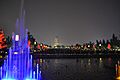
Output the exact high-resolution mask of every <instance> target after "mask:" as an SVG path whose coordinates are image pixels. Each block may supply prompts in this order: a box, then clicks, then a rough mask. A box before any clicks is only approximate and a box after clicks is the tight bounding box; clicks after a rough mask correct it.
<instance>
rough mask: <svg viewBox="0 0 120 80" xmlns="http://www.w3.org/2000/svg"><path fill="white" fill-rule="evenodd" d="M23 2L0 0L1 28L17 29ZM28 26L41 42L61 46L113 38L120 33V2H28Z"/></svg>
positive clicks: (67, 0)
mask: <svg viewBox="0 0 120 80" xmlns="http://www.w3.org/2000/svg"><path fill="white" fill-rule="evenodd" d="M20 5H21V0H0V25H2V26H3V28H4V32H5V33H6V35H10V34H11V33H12V32H13V31H14V30H15V23H16V19H17V18H18V17H19V15H20ZM24 9H25V11H26V17H25V23H26V24H25V25H26V27H27V28H28V29H29V31H30V32H31V34H33V36H34V37H35V38H36V39H37V41H38V42H43V43H46V44H52V43H53V40H54V38H55V37H56V36H58V37H59V41H60V43H62V44H76V43H84V42H89V41H92V42H94V41H96V39H98V40H100V39H101V40H102V39H103V38H104V39H110V38H111V36H112V34H113V33H115V34H116V35H119V34H120V0H25V3H24Z"/></svg>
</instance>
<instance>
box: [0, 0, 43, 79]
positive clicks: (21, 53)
mask: <svg viewBox="0 0 120 80" xmlns="http://www.w3.org/2000/svg"><path fill="white" fill-rule="evenodd" d="M23 2H24V1H23V0H22V6H21V15H20V18H19V19H17V21H16V33H12V43H13V46H12V47H11V48H10V49H9V54H8V56H7V59H6V60H4V65H3V66H2V67H1V68H0V80H41V72H39V66H38V64H37V66H36V71H33V70H32V69H33V68H32V55H30V49H29V46H28V34H27V33H28V30H27V29H26V30H24V28H25V27H24V17H25V11H24V10H23ZM19 30H20V31H19Z"/></svg>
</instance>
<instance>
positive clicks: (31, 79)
mask: <svg viewBox="0 0 120 80" xmlns="http://www.w3.org/2000/svg"><path fill="white" fill-rule="evenodd" d="M25 80H36V79H25Z"/></svg>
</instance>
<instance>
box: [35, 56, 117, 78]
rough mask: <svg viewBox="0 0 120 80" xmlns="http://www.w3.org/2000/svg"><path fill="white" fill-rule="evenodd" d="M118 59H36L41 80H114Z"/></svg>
mask: <svg viewBox="0 0 120 80" xmlns="http://www.w3.org/2000/svg"><path fill="white" fill-rule="evenodd" d="M117 61H118V59H111V58H79V59H36V60H34V65H36V64H37V63H38V64H39V65H40V66H41V67H40V68H41V73H42V80H115V77H116V71H115V64H116V63H117Z"/></svg>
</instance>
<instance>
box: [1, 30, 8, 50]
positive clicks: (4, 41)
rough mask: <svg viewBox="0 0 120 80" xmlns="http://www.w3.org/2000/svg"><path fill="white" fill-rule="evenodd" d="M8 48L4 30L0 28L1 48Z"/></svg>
mask: <svg viewBox="0 0 120 80" xmlns="http://www.w3.org/2000/svg"><path fill="white" fill-rule="evenodd" d="M5 48H7V44H6V39H5V36H4V33H3V30H2V29H0V49H5Z"/></svg>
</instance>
